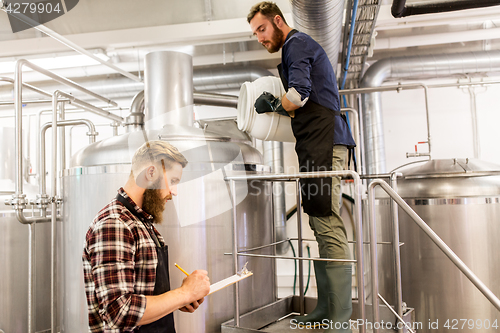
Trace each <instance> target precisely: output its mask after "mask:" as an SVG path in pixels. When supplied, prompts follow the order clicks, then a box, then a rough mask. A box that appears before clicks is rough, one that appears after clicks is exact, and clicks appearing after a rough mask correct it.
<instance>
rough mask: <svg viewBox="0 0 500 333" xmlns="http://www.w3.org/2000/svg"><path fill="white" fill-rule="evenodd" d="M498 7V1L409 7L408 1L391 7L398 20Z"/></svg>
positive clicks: (396, 0)
mask: <svg viewBox="0 0 500 333" xmlns="http://www.w3.org/2000/svg"><path fill="white" fill-rule="evenodd" d="M498 5H500V3H499V1H498V0H454V1H436V2H424V3H414V4H411V5H408V6H407V5H406V0H394V1H393V2H392V6H391V14H392V16H394V17H396V18H401V17H406V16H411V15H422V14H434V13H442V12H453V11H457V10H465V9H473V8H482V7H490V6H498Z"/></svg>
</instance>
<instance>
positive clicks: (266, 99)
mask: <svg viewBox="0 0 500 333" xmlns="http://www.w3.org/2000/svg"><path fill="white" fill-rule="evenodd" d="M254 106H255V111H257V113H258V114H261V113H265V112H276V113H278V114H280V115H282V116H286V117H290V115H289V114H288V112H286V110H285V109H284V108H283V106H282V105H281V99H280V98H278V97H274V96H273V94H271V93H268V92H267V91H264V92H263V93H262V94H261V95H260V96H259V98H257V100H256V101H255V104H254Z"/></svg>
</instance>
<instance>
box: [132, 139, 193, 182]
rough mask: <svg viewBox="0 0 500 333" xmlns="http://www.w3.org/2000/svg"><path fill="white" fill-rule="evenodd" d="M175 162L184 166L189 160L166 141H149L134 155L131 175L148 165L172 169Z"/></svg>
mask: <svg viewBox="0 0 500 333" xmlns="http://www.w3.org/2000/svg"><path fill="white" fill-rule="evenodd" d="M173 163H179V164H180V165H181V166H182V167H183V168H185V167H186V165H187V164H188V161H187V160H186V158H185V157H184V155H182V154H181V153H180V152H179V150H178V149H177V148H176V147H174V146H172V145H171V144H170V143H168V142H166V141H161V140H156V141H147V142H146V143H144V144H143V145H142V146H141V147H139V149H137V150H136V152H135V154H134V157H132V171H131V174H130V176H131V177H132V176H133V175H134V174H136V175H138V174H139V173H140V172H141V171H142V170H143V169H144V167H146V166H150V165H154V166H156V167H158V168H159V166H160V165H162V166H163V169H164V170H165V171H166V170H170V169H171V168H172V165H173Z"/></svg>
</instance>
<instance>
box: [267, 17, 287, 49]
mask: <svg viewBox="0 0 500 333" xmlns="http://www.w3.org/2000/svg"><path fill="white" fill-rule="evenodd" d="M271 24H272V25H273V29H274V31H273V35H272V36H271V40H265V41H263V42H262V45H264V43H268V46H266V45H264V47H265V48H266V49H267V52H269V53H275V52H278V51H279V50H280V49H281V46H283V31H281V30H280V29H279V28H278V26H277V25H276V24H274V22H271Z"/></svg>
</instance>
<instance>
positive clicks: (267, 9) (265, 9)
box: [247, 1, 288, 25]
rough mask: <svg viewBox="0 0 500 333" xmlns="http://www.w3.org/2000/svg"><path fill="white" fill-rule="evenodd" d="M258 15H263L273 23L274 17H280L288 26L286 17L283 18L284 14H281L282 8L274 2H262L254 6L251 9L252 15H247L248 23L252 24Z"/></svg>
mask: <svg viewBox="0 0 500 333" xmlns="http://www.w3.org/2000/svg"><path fill="white" fill-rule="evenodd" d="M257 13H261V14H262V15H264V16H265V17H267V18H268V19H269V21H271V22H273V20H274V17H275V16H276V15H279V16H280V17H281V18H282V19H283V22H285V24H286V25H288V23H286V20H285V17H284V16H283V13H282V12H281V10H280V8H279V7H278V6H277V5H276V4H275V3H274V2H270V1H262V2H259V3H258V4H256V5H254V6H253V7H252V8H251V9H250V13H248V15H247V21H248V23H250V21H251V20H252V19H253V18H254V16H255V15H257Z"/></svg>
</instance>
